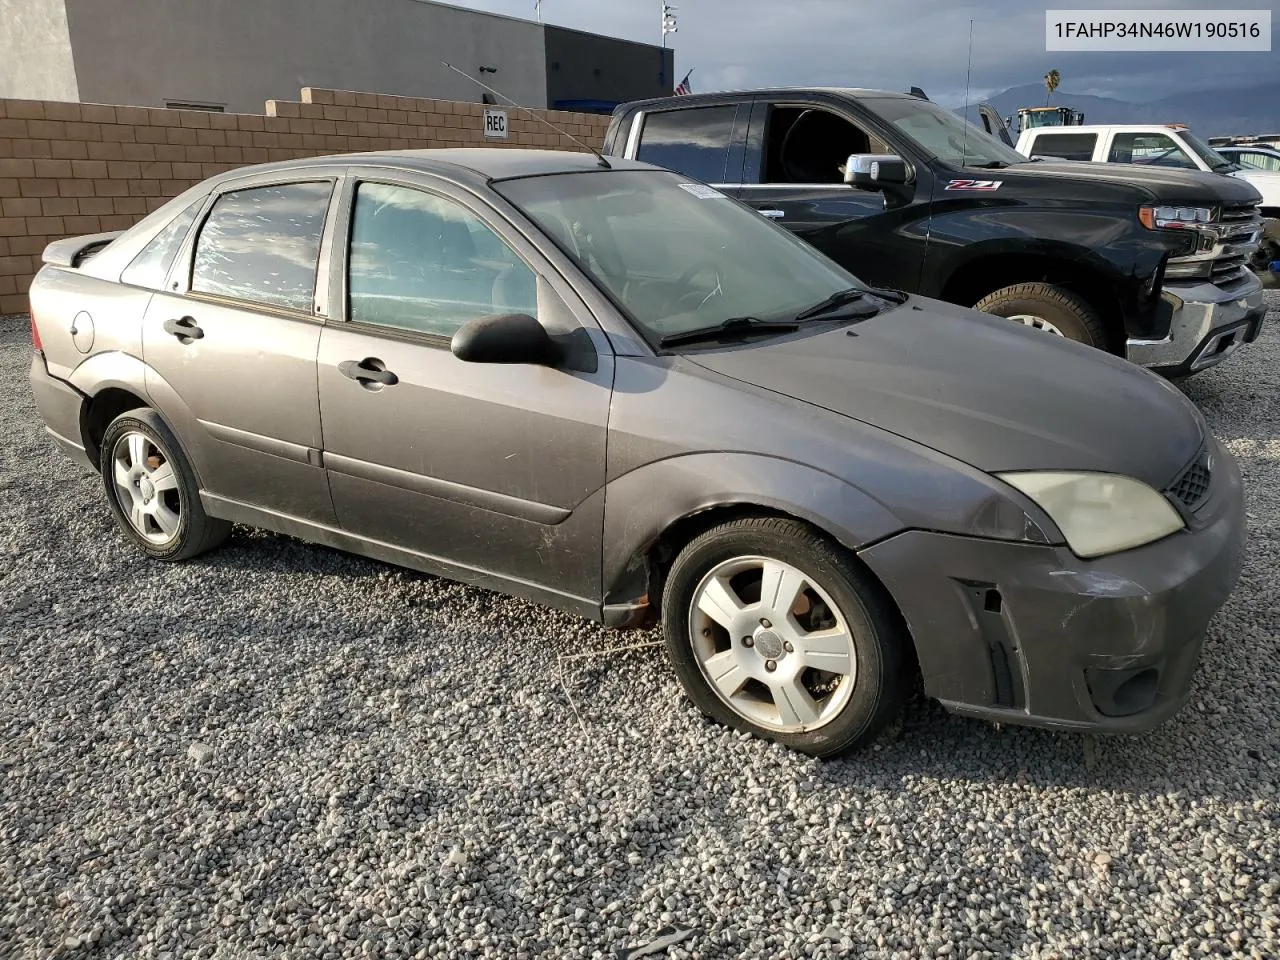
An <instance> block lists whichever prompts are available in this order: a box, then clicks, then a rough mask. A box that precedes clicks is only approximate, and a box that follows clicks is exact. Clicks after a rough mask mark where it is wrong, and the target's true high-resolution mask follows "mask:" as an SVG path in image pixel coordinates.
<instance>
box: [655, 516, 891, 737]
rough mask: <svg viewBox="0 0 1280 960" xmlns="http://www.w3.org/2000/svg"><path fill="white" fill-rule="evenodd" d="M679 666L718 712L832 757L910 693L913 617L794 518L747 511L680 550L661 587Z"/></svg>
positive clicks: (705, 704) (875, 727)
mask: <svg viewBox="0 0 1280 960" xmlns="http://www.w3.org/2000/svg"><path fill="white" fill-rule="evenodd" d="M662 623H663V631H664V633H665V636H666V644H667V651H668V654H669V655H670V658H671V661H672V664H673V666H674V668H675V671H676V674H677V675H678V676H679V678H680V681H681V683H682V684H683V685H684V688H685V691H686V692H687V693H688V695H689V698H690V699H691V700H692V701H693V702H694V704H695V705H696V706H697V707H698V708H699V709H700V710H701V711H702V712H703V713H704V714H706V715H707V716H709V717H711V718H712V719H714V720H717V721H719V722H720V723H723V724H726V725H728V726H730V727H733V728H735V729H738V730H745V731H749V732H751V733H753V734H755V735H757V736H761V737H765V738H767V739H771V740H777V741H778V742H780V743H783V744H785V745H786V746H789V747H791V748H793V749H795V750H799V751H801V752H803V753H808V754H811V755H813V756H819V757H830V756H834V755H836V754H839V753H842V752H844V751H845V750H848V749H850V748H852V747H855V746H857V745H859V744H861V743H865V742H867V741H869V740H871V739H872V738H874V737H875V736H876V734H877V733H879V732H880V730H881V729H882V728H883V727H884V726H885V724H886V723H888V721H889V720H890V719H892V717H893V715H894V714H895V713H896V711H897V710H898V708H899V707H900V706H901V703H902V694H903V683H902V674H903V649H904V643H905V639H904V636H903V633H904V631H903V628H902V627H901V625H900V621H899V619H898V617H897V616H896V611H894V610H893V608H892V605H891V604H890V602H889V601H888V600H887V598H886V597H885V596H884V594H883V591H882V590H881V589H880V587H879V585H878V584H876V583H875V582H874V581H872V580H871V578H870V577H869V575H867V574H866V573H864V572H863V571H862V570H860V569H859V568H858V567H857V565H856V564H855V563H854V562H853V560H852V558H851V557H849V555H848V554H847V553H846V552H845V551H844V550H843V549H842V548H840V547H839V546H838V545H836V544H833V543H831V542H830V541H828V540H827V539H825V538H823V537H821V536H819V535H818V534H817V533H816V532H814V531H813V530H812V529H811V528H809V527H807V526H805V525H804V524H802V523H799V522H797V521H793V520H786V519H781V518H755V519H747V520H738V521H734V522H732V523H727V524H724V525H722V526H719V527H715V528H714V529H712V530H709V531H707V532H706V533H704V534H702V535H701V536H700V537H698V538H697V539H695V540H694V541H693V542H691V543H690V544H689V545H688V546H687V547H685V548H684V550H682V551H681V552H680V555H679V556H678V557H677V558H676V560H675V562H674V563H673V564H672V566H671V570H670V573H669V575H668V577H667V581H666V585H665V587H664V590H663V595H662Z"/></svg>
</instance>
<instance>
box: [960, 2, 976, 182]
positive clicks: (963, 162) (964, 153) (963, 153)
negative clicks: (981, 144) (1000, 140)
mask: <svg viewBox="0 0 1280 960" xmlns="http://www.w3.org/2000/svg"><path fill="white" fill-rule="evenodd" d="M972 76H973V21H972V20H970V21H969V66H968V67H967V68H966V69H965V73H964V142H963V143H962V144H961V146H960V166H962V167H963V166H967V165H968V162H969V79H970V77H972Z"/></svg>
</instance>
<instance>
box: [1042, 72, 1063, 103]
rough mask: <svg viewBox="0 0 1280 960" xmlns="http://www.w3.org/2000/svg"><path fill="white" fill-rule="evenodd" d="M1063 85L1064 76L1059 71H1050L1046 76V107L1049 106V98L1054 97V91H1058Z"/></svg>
mask: <svg viewBox="0 0 1280 960" xmlns="http://www.w3.org/2000/svg"><path fill="white" fill-rule="evenodd" d="M1061 84H1062V74H1060V73H1059V72H1058V71H1057V70H1050V71H1049V72H1048V73H1046V74H1045V75H1044V88H1045V90H1047V91H1048V92H1047V93H1046V94H1045V95H1044V105H1045V106H1046V107H1047V106H1048V105H1049V98H1050V97H1052V96H1053V91H1055V90H1057V89H1058V87H1059V86H1061Z"/></svg>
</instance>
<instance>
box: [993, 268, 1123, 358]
mask: <svg viewBox="0 0 1280 960" xmlns="http://www.w3.org/2000/svg"><path fill="white" fill-rule="evenodd" d="M975 309H977V310H981V311H982V312H983V313H989V314H991V315H993V316H996V317H1004V318H1005V319H1008V320H1013V321H1015V322H1017V323H1022V324H1025V325H1026V326H1028V327H1032V328H1034V329H1036V330H1043V331H1044V332H1045V333H1050V334H1054V335H1056V336H1059V337H1065V338H1066V339H1068V340H1074V341H1076V343H1083V344H1086V345H1088V346H1091V347H1098V348H1100V349H1103V350H1105V349H1106V347H1107V329H1106V326H1105V325H1104V324H1103V322H1102V317H1101V316H1100V315H1099V313H1098V311H1097V310H1095V309H1094V308H1093V307H1092V306H1090V304H1089V302H1088V301H1086V300H1085V299H1084V298H1083V297H1081V296H1078V295H1077V294H1074V293H1072V292H1071V291H1069V290H1064V289H1063V288H1062V287H1058V286H1055V285H1054V284H1051V283H1016V284H1014V285H1013V286H1011V287H1003V288H1002V289H1000V290H997V291H996V292H995V293H992V294H989V295H987V296H985V297H983V298H982V299H981V300H979V301H978V303H977V305H976V306H975Z"/></svg>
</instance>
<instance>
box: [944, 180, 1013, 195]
mask: <svg viewBox="0 0 1280 960" xmlns="http://www.w3.org/2000/svg"><path fill="white" fill-rule="evenodd" d="M1002 183H1004V181H1003V180H952V181H950V182H948V183H947V189H948V190H984V191H986V192H987V193H990V192H992V191H993V190H999V189H1000V184H1002Z"/></svg>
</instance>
